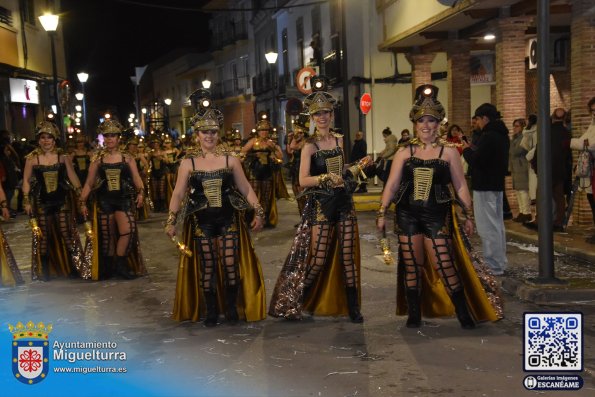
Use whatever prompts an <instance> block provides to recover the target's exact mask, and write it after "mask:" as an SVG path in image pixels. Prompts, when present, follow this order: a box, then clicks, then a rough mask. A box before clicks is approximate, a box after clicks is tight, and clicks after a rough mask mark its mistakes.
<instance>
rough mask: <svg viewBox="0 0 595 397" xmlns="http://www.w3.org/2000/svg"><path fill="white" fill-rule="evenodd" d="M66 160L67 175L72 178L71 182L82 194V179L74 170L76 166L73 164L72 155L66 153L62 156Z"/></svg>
mask: <svg viewBox="0 0 595 397" xmlns="http://www.w3.org/2000/svg"><path fill="white" fill-rule="evenodd" d="M62 158H63V159H64V160H63V161H64V165H65V166H66V175H68V179H70V183H72V186H74V190H75V191H76V192H77V193H78V194H80V192H81V181H80V180H79V177H78V175H77V174H76V172H75V171H74V166H73V165H72V157H71V156H70V155H65V156H63V157H62Z"/></svg>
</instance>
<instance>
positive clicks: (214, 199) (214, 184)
mask: <svg viewBox="0 0 595 397" xmlns="http://www.w3.org/2000/svg"><path fill="white" fill-rule="evenodd" d="M222 184H223V180H222V179H208V180H206V181H202V188H203V190H204V192H205V196H206V197H207V200H208V201H209V207H216V208H220V207H221V206H222V205H221V185H222Z"/></svg>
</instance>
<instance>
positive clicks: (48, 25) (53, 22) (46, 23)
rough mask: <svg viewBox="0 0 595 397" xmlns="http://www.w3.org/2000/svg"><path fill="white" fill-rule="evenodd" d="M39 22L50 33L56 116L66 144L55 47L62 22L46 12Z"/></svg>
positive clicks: (58, 17)
mask: <svg viewBox="0 0 595 397" xmlns="http://www.w3.org/2000/svg"><path fill="white" fill-rule="evenodd" d="M38 19H39V22H41V26H43V29H44V30H45V31H46V32H48V35H49V36H50V46H51V51H52V77H53V86H54V88H53V90H52V91H53V93H54V105H55V106H56V115H57V116H58V123H57V124H58V128H59V129H60V137H61V138H62V142H66V137H65V136H64V128H63V126H62V123H63V120H62V110H61V109H60V106H59V103H58V70H57V69H58V68H57V67H56V48H55V46H54V36H55V35H56V29H58V22H59V21H60V16H59V15H54V14H52V13H51V12H46V13H45V14H44V15H42V16H40V17H38Z"/></svg>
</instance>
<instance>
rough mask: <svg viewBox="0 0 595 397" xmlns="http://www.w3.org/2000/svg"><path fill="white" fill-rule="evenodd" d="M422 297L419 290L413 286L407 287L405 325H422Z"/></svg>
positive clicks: (413, 326) (415, 326)
mask: <svg viewBox="0 0 595 397" xmlns="http://www.w3.org/2000/svg"><path fill="white" fill-rule="evenodd" d="M420 304H421V297H420V295H419V290H417V289H413V288H407V313H408V314H409V317H407V322H406V323H405V326H406V327H407V328H419V327H421V305H420Z"/></svg>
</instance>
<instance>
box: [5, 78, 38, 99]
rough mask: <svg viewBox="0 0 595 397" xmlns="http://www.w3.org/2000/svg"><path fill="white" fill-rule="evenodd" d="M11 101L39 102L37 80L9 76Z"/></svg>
mask: <svg viewBox="0 0 595 397" xmlns="http://www.w3.org/2000/svg"><path fill="white" fill-rule="evenodd" d="M8 80H9V84H10V101H11V102H20V103H39V91H38V88H37V81H33V80H23V79H13V78H9V79H8Z"/></svg>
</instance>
